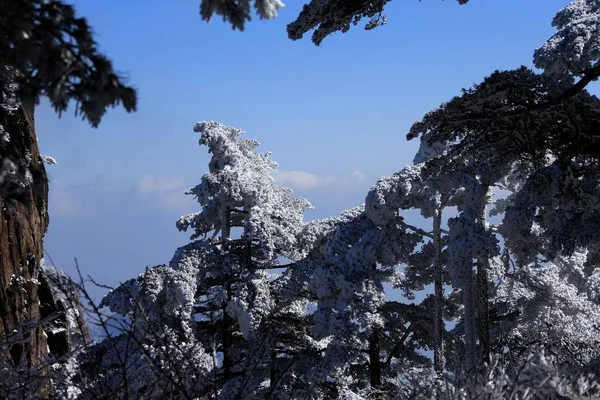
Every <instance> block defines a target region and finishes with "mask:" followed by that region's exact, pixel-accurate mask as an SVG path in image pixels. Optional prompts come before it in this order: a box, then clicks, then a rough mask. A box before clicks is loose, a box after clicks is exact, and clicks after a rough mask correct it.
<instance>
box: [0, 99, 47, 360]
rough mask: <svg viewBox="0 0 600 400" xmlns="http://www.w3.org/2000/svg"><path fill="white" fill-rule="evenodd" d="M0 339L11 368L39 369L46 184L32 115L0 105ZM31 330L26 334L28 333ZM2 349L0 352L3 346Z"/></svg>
mask: <svg viewBox="0 0 600 400" xmlns="http://www.w3.org/2000/svg"><path fill="white" fill-rule="evenodd" d="M0 124H1V126H0V128H1V129H0V131H1V132H0V133H2V135H3V137H2V138H0V139H1V140H3V142H2V147H0V201H1V203H2V207H0V340H1V341H3V342H6V341H9V340H10V337H9V336H10V335H12V334H14V333H15V331H16V332H19V331H21V332H22V334H23V339H25V340H23V341H22V342H21V343H19V344H14V345H12V346H9V347H8V354H3V355H2V356H4V357H7V358H8V359H9V361H10V362H12V363H13V364H19V363H21V362H26V363H27V364H29V365H36V364H38V363H39V362H40V361H41V360H42V359H43V358H44V356H45V355H46V354H47V349H48V346H47V342H46V338H45V336H44V333H43V329H42V327H41V326H36V323H37V322H38V320H39V317H40V306H39V297H38V284H37V282H38V281H37V280H38V275H39V272H40V262H41V259H42V256H43V247H42V244H43V239H44V235H45V233H46V229H47V227H48V211H47V210H48V179H47V176H46V171H45V168H44V165H43V162H42V160H41V157H40V152H39V149H38V143H37V137H36V132H35V127H34V113H33V110H30V109H26V108H24V107H23V106H15V107H10V106H7V105H0ZM28 326H30V327H31V329H27V327H28ZM3 348H4V347H3Z"/></svg>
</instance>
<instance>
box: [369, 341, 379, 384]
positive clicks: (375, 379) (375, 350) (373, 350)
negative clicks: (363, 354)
mask: <svg viewBox="0 0 600 400" xmlns="http://www.w3.org/2000/svg"><path fill="white" fill-rule="evenodd" d="M369 369H370V372H371V388H372V389H377V388H378V387H379V386H381V361H380V359H379V329H376V330H374V331H373V333H372V334H371V337H370V338H369Z"/></svg>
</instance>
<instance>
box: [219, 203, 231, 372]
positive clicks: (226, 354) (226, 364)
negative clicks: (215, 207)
mask: <svg viewBox="0 0 600 400" xmlns="http://www.w3.org/2000/svg"><path fill="white" fill-rule="evenodd" d="M230 214H231V210H230V209H229V208H228V207H225V208H224V209H223V210H222V214H221V241H222V242H224V244H223V245H226V243H225V242H227V241H228V240H229V239H230V236H231V219H230ZM224 287H225V288H226V291H227V300H228V301H229V300H231V282H225V283H224ZM222 312H223V321H222V323H221V341H222V344H223V378H224V379H225V381H227V380H229V379H231V368H232V367H233V359H232V356H231V348H232V346H233V332H232V329H233V321H232V318H231V317H230V316H229V314H227V303H225V304H224V305H223V308H222Z"/></svg>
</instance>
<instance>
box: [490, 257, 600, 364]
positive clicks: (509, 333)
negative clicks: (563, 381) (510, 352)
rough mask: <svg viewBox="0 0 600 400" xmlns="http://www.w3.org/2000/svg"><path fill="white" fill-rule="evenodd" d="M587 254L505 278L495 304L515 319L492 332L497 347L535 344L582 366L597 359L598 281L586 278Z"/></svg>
mask: <svg viewBox="0 0 600 400" xmlns="http://www.w3.org/2000/svg"><path fill="white" fill-rule="evenodd" d="M586 262H587V251H583V252H575V253H574V254H573V255H572V256H570V257H564V256H557V257H556V258H555V259H554V260H553V262H549V263H544V264H543V265H539V264H538V265H535V264H533V265H528V266H525V267H522V268H519V269H517V270H516V271H515V272H514V274H511V275H509V276H507V277H505V279H504V281H503V282H502V284H501V285H500V286H499V288H498V292H497V295H496V299H495V302H496V303H497V304H498V305H499V308H501V309H502V311H503V313H504V314H506V315H512V316H513V317H512V318H510V319H507V320H504V321H502V322H501V323H500V324H499V325H498V326H497V327H496V333H495V335H494V336H495V338H496V341H497V342H498V346H501V347H507V348H511V349H518V348H523V347H526V346H528V345H531V344H532V343H535V344H538V345H539V346H540V347H543V348H545V349H546V350H547V351H550V352H552V354H555V355H556V356H557V357H558V358H559V360H560V361H562V362H565V363H569V364H574V365H575V366H576V367H578V368H579V367H582V366H584V365H586V364H588V363H589V362H590V361H591V360H592V359H594V358H597V357H599V356H600V350H599V346H600V302H598V295H599V293H598V289H599V288H598V287H597V284H596V279H597V278H596V277H595V276H594V275H590V274H589V273H586Z"/></svg>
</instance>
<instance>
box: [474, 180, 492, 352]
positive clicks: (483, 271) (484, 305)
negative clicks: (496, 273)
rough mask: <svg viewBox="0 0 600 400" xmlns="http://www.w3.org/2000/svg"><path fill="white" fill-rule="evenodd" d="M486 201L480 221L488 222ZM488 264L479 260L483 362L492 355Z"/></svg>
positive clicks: (487, 187)
mask: <svg viewBox="0 0 600 400" xmlns="http://www.w3.org/2000/svg"><path fill="white" fill-rule="evenodd" d="M482 186H483V189H484V193H486V194H487V192H488V190H489V186H488V185H482ZM486 205H487V204H486V202H485V201H482V206H481V210H480V211H481V214H480V217H479V218H480V219H479V223H480V224H481V225H482V226H485V223H486ZM488 264H489V260H488V258H487V257H481V258H479V259H478V260H477V318H478V322H479V323H478V336H479V355H480V359H481V361H482V362H486V361H488V357H489V355H490V315H489V287H488Z"/></svg>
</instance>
